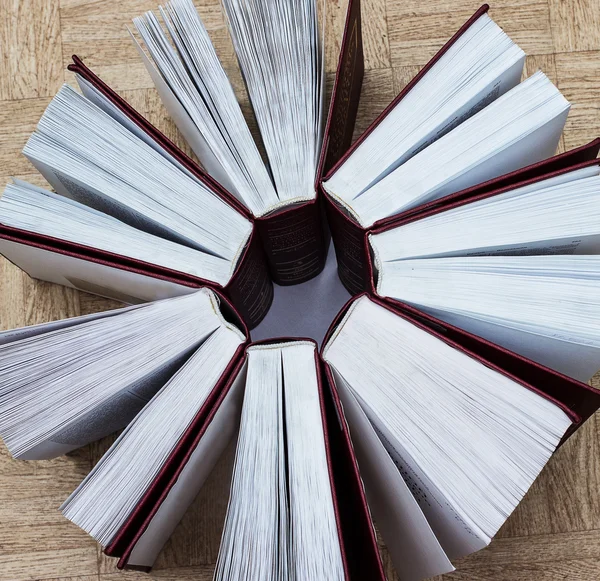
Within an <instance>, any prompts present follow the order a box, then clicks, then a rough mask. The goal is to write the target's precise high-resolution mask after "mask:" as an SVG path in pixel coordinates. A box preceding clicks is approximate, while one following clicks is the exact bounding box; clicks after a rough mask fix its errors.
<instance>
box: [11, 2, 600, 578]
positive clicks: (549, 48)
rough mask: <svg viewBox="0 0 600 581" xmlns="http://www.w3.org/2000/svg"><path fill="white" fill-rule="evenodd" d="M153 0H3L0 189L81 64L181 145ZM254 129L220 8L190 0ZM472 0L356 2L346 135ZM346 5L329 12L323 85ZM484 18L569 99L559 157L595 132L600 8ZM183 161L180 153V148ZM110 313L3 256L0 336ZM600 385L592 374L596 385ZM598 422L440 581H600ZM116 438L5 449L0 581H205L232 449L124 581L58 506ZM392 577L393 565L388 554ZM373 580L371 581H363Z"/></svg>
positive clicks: (599, 105) (504, 10)
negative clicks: (145, 49)
mask: <svg viewBox="0 0 600 581" xmlns="http://www.w3.org/2000/svg"><path fill="white" fill-rule="evenodd" d="M158 3H159V0H0V15H1V16H2V18H1V19H0V181H2V182H6V181H7V180H8V179H9V177H10V176H11V175H16V176H19V177H23V178H25V179H28V180H30V181H33V182H34V183H36V184H39V185H43V184H44V180H43V179H42V178H41V177H40V176H39V175H37V174H36V172H35V170H34V169H33V167H32V166H31V165H30V164H29V163H28V162H27V160H25V158H24V157H23V156H22V155H21V154H20V151H21V149H22V147H23V145H24V144H25V142H26V140H27V138H28V137H29V135H30V134H31V132H32V131H33V130H34V129H35V126H36V123H37V121H38V119H39V117H40V116H41V114H42V112H43V110H44V108H45V107H46V105H47V104H48V102H49V100H50V98H51V96H52V95H53V94H54V93H55V92H56V91H57V90H58V88H59V87H60V85H61V83H62V82H63V81H66V82H69V83H71V84H73V83H74V77H73V75H71V73H69V72H67V71H66V66H67V64H68V63H69V62H70V58H71V55H72V54H73V53H77V54H78V55H79V56H81V57H82V58H84V60H85V61H86V62H87V63H88V64H89V65H90V66H92V67H93V68H94V70H95V71H96V72H97V73H98V74H100V76H101V77H103V78H104V79H105V80H106V81H107V82H108V83H109V84H111V85H112V86H113V87H114V88H116V89H117V90H119V91H120V92H122V94H123V95H124V97H125V98H126V99H128V100H129V101H130V102H131V103H132V104H133V105H134V106H135V107H136V108H138V109H139V110H140V111H141V112H142V114H144V115H146V116H147V117H148V118H149V119H150V120H151V121H152V122H153V123H155V124H156V125H158V126H159V127H160V129H161V130H163V131H164V132H165V133H167V135H168V136H169V137H171V138H172V139H173V140H175V141H176V142H177V143H179V144H180V145H182V146H184V147H185V144H184V143H183V140H182V139H181V137H180V135H179V133H178V131H177V129H176V128H175V126H174V124H173V122H172V121H171V120H170V119H169V117H168V115H167V114H166V112H165V110H164V107H163V106H162V104H161V102H160V99H159V98H158V97H157V95H156V92H155V90H154V89H153V87H152V83H151V80H150V78H149V76H148V74H147V73H146V71H145V69H144V67H143V65H142V64H141V62H140V60H139V58H138V55H137V53H136V51H135V48H134V46H133V43H132V41H131V39H130V37H129V33H128V31H127V26H129V27H131V19H132V18H133V17H134V16H137V15H140V14H142V13H143V12H144V11H146V10H153V9H156V6H157V4H158ZM195 3H196V5H197V7H198V9H199V11H200V13H201V15H202V17H203V19H204V22H205V24H206V26H207V28H208V30H209V33H210V35H211V37H212V39H213V41H214V43H215V45H216V47H217V52H218V53H219V55H220V57H221V59H222V61H223V63H224V66H225V68H226V69H227V71H228V72H229V73H230V74H231V79H232V83H233V85H234V87H235V89H236V92H237V94H238V96H239V98H240V100H241V102H242V105H243V108H244V111H245V113H246V114H247V116H248V117H250V116H251V115H250V108H249V105H248V100H247V96H246V95H245V91H244V89H243V83H242V81H241V76H240V74H239V71H238V70H237V65H236V60H235V55H234V53H233V48H232V44H231V39H230V37H229V33H228V31H227V27H226V25H225V20H224V17H223V13H222V10H221V8H220V5H219V0H195ZM479 4H480V0H436V1H435V2H422V1H420V0H362V9H363V29H364V52H365V67H366V73H365V82H364V89H363V95H362V99H361V103H360V109H359V117H358V122H357V128H356V133H355V135H358V133H359V132H361V131H362V130H364V129H365V128H366V127H367V126H368V124H369V123H370V122H371V121H372V120H373V119H374V118H375V117H376V116H377V115H378V114H379V113H380V111H381V110H382V109H383V108H384V107H385V106H386V105H387V104H388V103H389V101H390V100H391V99H392V98H393V97H394V96H395V95H396V94H397V92H398V91H400V90H401V89H402V87H404V86H405V85H406V83H408V81H409V80H410V79H411V78H412V77H413V76H414V75H415V74H416V73H417V72H418V70H419V68H420V67H421V66H423V65H424V64H425V63H426V62H427V60H428V59H429V58H430V57H431V56H432V55H433V54H434V53H435V52H436V51H437V50H438V49H439V48H440V47H441V46H442V45H443V44H444V43H445V42H446V40H448V38H449V37H450V36H451V35H452V34H453V33H454V32H455V30H456V29H457V28H458V27H459V26H460V25H461V24H462V23H463V22H464V21H465V20H466V19H467V18H468V17H469V16H470V15H471V14H472V13H473V12H474V11H475V10H476V9H477V8H478V6H479ZM346 5H347V0H326V31H327V41H326V44H325V50H326V69H327V72H328V84H329V86H331V82H332V72H333V71H334V70H335V67H336V64H337V59H338V52H339V44H340V38H341V34H342V28H343V24H344V18H345V10H346ZM490 14H491V15H492V16H493V17H494V19H495V20H496V21H497V22H498V23H499V24H500V25H501V26H502V27H503V28H504V29H505V30H506V31H507V32H508V34H510V35H511V36H512V37H513V38H514V39H515V40H516V41H517V42H518V43H519V44H520V45H521V46H522V47H523V49H524V50H525V51H526V52H527V53H528V55H529V56H528V58H527V62H526V71H525V74H526V76H529V75H531V74H532V73H533V72H535V70H537V69H538V68H541V69H542V70H543V71H544V72H546V73H547V74H548V76H549V77H550V78H551V79H552V80H553V81H554V82H556V83H557V84H558V86H559V87H560V89H561V90H562V91H563V93H564V94H565V96H566V97H567V98H568V99H569V100H570V101H571V102H572V104H573V106H572V111H571V114H570V116H569V121H568V122H567V126H566V130H565V133H564V136H563V140H562V141H561V145H560V149H561V150H564V149H565V148H572V147H575V146H577V145H581V144H583V143H585V142H587V141H589V140H591V139H592V138H594V137H596V136H598V135H600V91H599V85H600V64H599V63H600V20H599V18H600V0H568V1H567V0H533V1H529V2H525V1H523V0H497V1H496V2H494V3H493V4H492V9H491V12H490ZM187 151H188V152H189V149H187ZM118 306H119V303H117V302H115V301H108V300H105V299H101V298H98V297H94V296H91V295H88V294H85V293H79V292H77V291H72V290H69V289H64V288H61V287H58V286H54V285H49V284H46V283H41V282H37V281H33V280H31V279H30V278H29V277H28V276H27V275H25V274H24V273H22V272H21V271H20V270H19V269H17V268H16V267H14V266H13V265H12V264H10V263H8V262H7V261H6V260H4V259H1V258H0V329H7V328H13V327H17V326H22V325H28V324H34V323H38V322H42V321H49V320H53V319H58V318H64V317H70V316H75V315H79V314H87V313H92V312H96V311H101V310H106V309H109V308H116V307H118ZM593 382H594V384H596V385H599V386H600V376H598V377H596V378H595V379H594V380H593ZM599 433H600V417H599V416H595V417H593V418H591V419H590V420H589V421H588V422H587V423H586V425H585V426H584V427H583V428H582V429H581V430H580V432H579V433H578V434H577V435H576V436H575V437H574V438H572V439H571V440H570V441H569V442H568V443H567V444H566V445H565V446H564V447H563V448H562V449H561V450H560V451H559V452H558V453H557V454H556V455H555V456H554V458H553V459H552V460H551V462H550V463H549V464H548V466H547V467H546V469H545V470H544V471H543V473H542V474H541V476H540V478H539V479H538V480H537V481H536V482H535V484H534V485H533V486H532V488H531V490H530V491H529V493H528V494H527V495H526V497H525V499H524V501H523V502H522V503H521V505H520V506H519V507H518V508H517V510H516V511H515V512H514V514H513V515H512V516H511V518H510V519H509V520H508V521H507V523H506V524H505V526H504V527H503V528H502V529H501V531H500V533H499V534H498V536H497V538H496V539H495V540H494V541H493V542H492V544H491V545H490V547H488V548H487V549H486V550H484V551H480V552H479V553H476V554H474V555H471V556H469V557H468V558H465V559H462V560H461V561H460V562H458V563H457V571H456V572H455V573H453V574H451V575H446V576H442V577H439V578H438V579H437V581H442V580H443V581H445V580H448V581H450V580H453V581H488V580H489V581H492V580H493V581H558V580H561V581H584V580H585V581H588V580H593V579H599V578H600V493H599V492H598V491H599V490H600V445H599V441H598V437H599ZM113 440H114V437H111V438H107V439H105V440H103V441H101V442H97V443H95V444H93V445H90V446H88V447H86V448H84V449H82V450H79V451H77V452H75V453H73V454H70V455H68V456H66V457H63V458H59V459H56V460H52V461H44V462H17V461H14V460H12V459H11V458H10V456H9V454H8V452H7V450H6V448H5V447H4V446H3V445H2V444H0V581H9V580H10V581H13V580H19V581H20V580H25V579H39V580H50V579H53V580H55V581H121V580H131V581H137V580H139V581H144V580H146V579H150V578H156V579H160V580H163V581H176V580H177V581H180V580H182V581H184V580H187V579H189V580H190V581H191V580H194V581H209V580H211V579H212V571H213V566H214V561H215V559H216V555H217V551H218V546H219V540H220V534H221V526H222V520H223V517H224V512H225V507H226V502H227V495H228V487H229V472H230V469H231V462H232V458H233V447H230V449H229V451H228V453H227V454H226V455H225V456H224V458H223V459H222V461H221V462H220V463H219V464H218V465H217V467H216V468H215V470H214V471H213V473H212V474H211V476H210V478H209V480H208V482H207V484H206V486H205V487H204V489H203V491H202V493H201V494H200V495H199V497H198V499H197V500H196V502H195V503H194V505H193V506H192V508H191V509H190V510H189V511H188V513H187V514H186V516H185V518H184V519H183V521H182V523H181V524H180V525H179V527H178V528H177V530H176V531H175V533H174V535H173V538H172V539H171V540H170V541H169V543H168V544H167V546H166V547H165V550H164V551H163V553H162V554H161V556H160V557H159V560H158V562H157V565H156V568H155V570H154V572H153V573H152V576H151V577H148V576H147V575H145V574H141V573H132V572H119V571H117V570H116V566H115V565H116V563H115V560H114V559H109V558H107V557H105V556H104V555H103V554H102V552H101V550H100V548H99V547H98V546H97V544H96V543H94V542H93V541H92V540H91V539H90V538H89V537H88V536H87V535H86V534H84V533H83V532H82V531H80V530H79V529H78V528H77V527H75V526H74V525H72V524H70V523H69V522H67V521H66V520H65V519H64V518H63V517H62V516H61V515H60V513H59V512H58V510H57V508H58V506H59V505H60V504H61V503H62V501H63V500H64V499H65V498H66V497H67V496H68V494H69V493H70V492H71V491H72V490H73V489H74V488H75V487H76V486H77V484H78V483H79V482H80V481H81V479H82V478H83V477H84V476H85V475H86V474H87V472H88V471H89V470H90V469H91V467H92V466H93V464H94V463H95V462H97V461H98V460H99V459H100V457H101V456H102V454H103V453H104V452H105V451H106V450H107V449H108V447H109V446H110V444H111V442H112V441H113ZM381 548H382V554H383V558H384V562H385V565H386V570H387V572H388V575H389V579H390V581H394V580H395V579H396V576H395V573H394V570H393V566H392V564H391V563H390V561H389V557H388V556H387V553H386V551H385V547H384V545H383V544H381ZM367 581H368V580H367Z"/></svg>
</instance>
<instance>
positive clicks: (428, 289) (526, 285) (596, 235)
mask: <svg viewBox="0 0 600 581" xmlns="http://www.w3.org/2000/svg"><path fill="white" fill-rule="evenodd" d="M599 219H600V160H598V159H595V160H591V161H588V162H583V163H580V164H577V165H575V166H567V167H566V168H564V169H562V170H560V171H555V172H553V173H542V174H541V175H539V176H538V177H537V178H534V179H530V180H529V181H525V182H523V181H521V182H518V183H517V187H515V186H508V187H505V188H500V189H496V190H494V189H492V191H491V192H487V193H484V194H479V195H474V196H473V195H471V196H464V197H462V199H461V198H458V199H457V201H456V202H455V203H453V204H450V205H448V206H447V207H444V206H442V207H441V208H437V209H436V210H432V211H430V212H425V213H423V214H419V215H416V216H414V217H413V218H412V219H407V220H404V221H400V222H399V223H398V224H394V223H391V224H390V225H388V226H386V227H383V228H381V229H378V230H375V231H373V232H372V233H370V234H369V235H368V252H369V255H370V257H372V261H373V271H374V272H373V276H374V284H375V290H376V292H377V293H378V294H379V295H381V296H383V297H389V298H392V299H396V300H399V301H402V302H406V303H409V304H411V305H415V306H418V307H420V308H423V309H424V310H425V311H426V312H429V313H431V314H434V315H435V316H437V317H439V318H441V319H443V320H445V321H447V322H449V323H452V324H455V325H457V326H459V327H461V328H463V329H466V330H468V331H471V332H473V333H475V334H477V335H480V336H482V337H485V338H487V339H489V340H491V341H493V342H494V343H497V344H499V345H503V346H505V347H507V348H509V349H511V350H512V351H516V352H517V353H520V354H522V355H525V356H526V357H529V358H531V359H533V360H535V361H538V362H540V363H543V364H544V365H548V366H549V367H552V368H553V369H556V370H557V371H560V372H562V373H565V374H567V375H569V376H571V377H576V378H578V379H580V380H582V381H587V380H588V379H589V378H590V377H591V376H592V375H593V374H594V373H595V372H596V371H597V370H598V368H600V350H599V349H600V343H599V340H600V336H598V333H597V327H598V323H597V321H596V317H597V296H596V295H597V288H596V287H597V285H598V280H597V276H596V275H595V272H596V268H597V266H598V253H599V251H600V227H599V226H598V224H599Z"/></svg>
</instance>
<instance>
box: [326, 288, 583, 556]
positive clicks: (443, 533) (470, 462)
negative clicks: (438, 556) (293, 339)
mask: <svg viewBox="0 0 600 581" xmlns="http://www.w3.org/2000/svg"><path fill="white" fill-rule="evenodd" d="M323 356H324V358H325V360H326V361H327V362H328V363H329V364H330V365H331V366H332V367H334V368H335V369H336V371H337V372H338V373H339V374H340V375H341V376H342V377H344V379H345V381H346V382H347V383H348V385H349V386H350V388H351V390H352V392H353V394H354V395H355V396H356V398H357V400H358V402H359V404H360V406H361V407H362V408H363V410H364V412H365V414H366V415H367V417H368V418H369V421H370V422H371V424H373V427H374V428H375V430H376V432H377V433H378V435H379V437H380V439H381V441H382V443H383V445H384V446H385V447H386V449H387V451H388V452H389V453H390V455H391V456H392V459H393V460H394V462H395V463H396V464H397V465H398V466H399V470H400V471H401V472H402V473H403V475H404V477H405V480H408V481H409V488H411V491H412V492H413V495H415V497H416V499H417V501H420V503H421V507H422V508H423V510H424V512H425V515H426V516H427V518H428V522H429V524H430V525H431V527H432V529H433V530H434V531H435V533H436V536H437V538H438V540H439V541H440V544H441V545H442V547H444V550H445V551H446V553H447V554H448V556H449V557H451V558H453V557H457V556H460V555H461V554H462V555H464V554H465V552H468V551H469V550H473V547H471V549H470V548H469V547H468V543H467V542H466V541H467V539H466V538H462V537H463V534H464V533H467V534H473V535H474V536H473V539H474V542H473V544H476V541H475V539H478V540H479V543H480V544H483V545H485V544H487V543H488V542H489V540H490V538H491V537H492V536H493V535H494V534H496V532H497V531H498V529H499V528H500V526H501V525H502V524H503V523H504V522H505V520H506V519H507V518H508V516H509V515H510V513H511V512H512V510H514V508H515V507H516V506H517V504H518V503H519V501H520V500H521V499H522V498H523V496H524V494H525V493H526V491H527V489H528V488H529V487H530V486H531V484H532V482H533V481H534V479H535V478H536V477H537V475H538V474H539V472H540V471H541V469H542V468H543V466H544V465H545V463H546V462H547V461H548V459H549V458H550V455H551V454H552V453H553V451H554V450H555V448H556V446H557V445H558V443H559V442H560V439H561V437H562V436H563V435H564V433H565V431H566V430H567V429H568V428H569V427H570V426H571V420H570V419H569V417H568V416H567V415H566V414H565V413H564V412H563V411H562V409H561V408H560V407H558V406H556V405H555V404H554V403H552V402H550V401H549V400H547V399H545V398H544V397H541V396H539V395H538V394H536V393H535V392H534V391H530V390H529V389H527V388H526V387H524V386H522V385H521V384H519V383H516V382H515V381H513V380H511V379H509V378H508V377H507V376H505V375H504V374H501V373H499V372H497V371H494V370H492V369H491V368H489V367H487V366H486V365H484V364H482V363H481V362H479V361H478V360H476V359H474V358H472V357H470V356H469V355H467V354H465V353H463V352H461V351H459V350H457V349H455V348H453V347H451V346H449V345H448V344H446V343H445V342H444V341H441V340H440V339H438V338H436V337H435V336H434V335H432V334H430V333H429V332H427V331H425V330H422V329H420V328H418V327H417V326H415V325H414V324H412V323H411V322H409V321H407V320H405V319H404V318H403V317H400V316H398V315H396V314H395V313H392V312H390V311H389V310H387V309H385V308H384V307H382V306H380V305H377V304H375V303H373V302H372V301H370V299H368V298H367V297H362V298H360V299H358V300H357V301H355V302H354V303H353V305H351V307H350V309H349V311H348V313H347V314H346V316H345V317H344V319H343V320H342V321H341V323H340V324H339V326H338V327H337V329H336V331H335V332H334V334H333V336H332V338H331V339H330V341H329V342H328V344H327V346H326V348H325V351H324V355H323ZM376 358H377V361H378V364H377V365H375V364H373V363H372V361H373V360H374V359H376ZM425 499H427V500H428V503H427V502H424V501H425ZM444 525H445V526H444ZM452 529H454V532H453V534H451V531H452ZM468 531H470V532H468ZM461 538H462V541H461ZM447 544H448V545H450V544H453V545H454V546H453V547H451V546H447Z"/></svg>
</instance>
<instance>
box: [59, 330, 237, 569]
mask: <svg viewBox="0 0 600 581" xmlns="http://www.w3.org/2000/svg"><path fill="white" fill-rule="evenodd" d="M244 341H245V337H244V336H243V334H242V333H241V332H240V331H239V330H238V329H237V328H235V327H234V326H232V325H229V324H222V325H221V326H219V327H217V328H215V329H214V330H213V332H212V333H211V334H210V335H208V336H207V337H206V338H205V339H204V341H202V342H201V343H200V344H199V345H198V346H197V348H196V349H195V351H194V352H193V354H192V355H191V356H190V357H189V359H188V360H187V361H186V363H185V365H183V367H181V369H180V370H179V371H178V372H177V373H176V374H175V375H174V376H173V377H172V378H171V379H170V380H169V381H168V382H167V383H166V384H165V385H164V387H162V389H161V390H160V391H159V392H158V393H157V394H156V395H155V396H154V397H153V398H152V400H151V401H150V402H149V403H148V404H147V405H146V406H145V407H144V408H143V410H142V411H141V412H140V413H139V414H138V415H137V416H136V417H135V419H134V420H133V421H132V422H131V423H130V424H129V426H128V427H127V428H126V429H125V431H123V433H122V434H121V435H120V436H119V438H118V439H117V440H116V442H115V443H114V444H113V445H112V446H111V448H110V449H109V450H108V451H107V452H106V454H105V455H104V456H103V457H102V458H101V460H100V461H99V462H98V464H96V466H95V467H94V469H93V470H92V472H90V474H89V475H88V476H87V478H86V479H85V480H84V481H83V482H82V483H81V484H80V486H79V487H78V488H77V489H76V490H75V491H74V492H73V494H71V496H70V497H69V498H68V499H67V500H66V501H65V503H64V504H63V505H62V507H61V511H62V512H63V514H64V515H65V516H66V517H67V518H68V519H69V520H71V521H73V522H74V523H75V524H76V525H78V526H79V527H81V528H82V529H84V530H85V531H86V532H88V533H89V534H90V535H91V536H92V537H94V538H95V539H96V540H97V541H98V542H99V543H100V544H101V545H102V546H104V547H106V552H107V554H110V555H112V556H118V557H120V558H121V565H124V564H127V566H128V567H130V568H142V569H145V568H150V567H151V566H152V564H153V563H154V560H155V559H156V556H157V555H158V553H159V552H160V550H161V549H162V547H163V545H164V544H165V543H166V541H167V540H168V538H169V536H170V535H171V533H172V532H173V530H174V529H175V527H176V526H177V524H178V522H179V521H180V519H181V518H182V516H183V514H184V513H185V511H186V510H187V508H188V507H189V505H190V504H191V503H192V502H193V500H194V498H195V497H196V495H197V494H198V492H199V491H200V489H201V487H202V485H203V484H204V481H205V480H206V478H207V476H208V475H209V474H210V471H211V470H212V468H213V467H214V465H215V464H216V462H217V460H218V459H219V457H220V455H221V454H222V452H223V451H224V449H225V448H226V446H227V444H228V443H229V441H230V440H231V438H232V437H233V435H234V434H235V433H236V431H237V427H238V424H239V413H240V407H241V403H242V398H243V383H244V382H243V377H240V378H239V379H237V380H236V381H235V382H229V381H227V374H228V372H229V371H230V370H231V369H232V367H233V366H234V365H235V361H236V360H237V358H238V356H239V355H240V347H242V346H243V344H244Z"/></svg>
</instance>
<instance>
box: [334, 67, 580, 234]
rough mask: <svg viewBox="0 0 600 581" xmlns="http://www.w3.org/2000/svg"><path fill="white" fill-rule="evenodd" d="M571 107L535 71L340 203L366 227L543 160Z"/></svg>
mask: <svg viewBox="0 0 600 581" xmlns="http://www.w3.org/2000/svg"><path fill="white" fill-rule="evenodd" d="M569 107H570V105H569V103H568V101H567V100H566V99H565V98H564V97H563V96H562V95H561V93H560V92H559V91H558V89H557V88H556V87H555V86H554V85H552V83H551V82H550V80H549V79H548V78H547V77H546V76H545V75H544V74H543V73H541V72H538V73H535V74H534V75H532V76H531V77H530V78H529V79H527V80H525V81H523V82H522V83H521V84H520V85H517V86H516V87H514V88H513V89H511V90H510V91H508V92H507V93H506V94H504V95H503V96H502V97H499V98H498V99H497V100H496V101H494V102H493V103H491V104H490V105H488V106H487V107H485V108H484V109H482V110H481V111H479V113H477V114H475V115H474V116H473V117H471V118H470V119H467V120H466V121H465V122H464V123H462V124H461V125H459V126H458V127H456V128H454V129H453V130H452V131H450V132H449V133H447V134H446V135H444V136H443V137H441V138H440V139H438V140H437V141H436V142H435V143H433V144H431V145H430V146H429V147H427V148H425V149H424V150H422V151H420V152H419V153H417V154H416V155H415V156H414V157H412V158H410V159H409V160H408V161H407V162H406V163H404V164H402V165H401V166H399V167H398V168H396V169H395V170H394V171H393V172H391V173H390V174H388V175H387V176H386V177H385V178H383V179H382V180H380V181H379V182H377V183H376V184H374V185H373V186H372V187H371V188H369V189H368V190H366V191H364V192H363V193H362V194H359V195H357V196H355V197H354V198H352V199H343V200H342V203H343V205H344V206H345V207H346V208H347V209H348V211H349V212H350V213H351V214H352V216H354V217H355V219H357V220H358V221H359V223H360V224H361V225H362V226H363V227H368V226H371V225H373V224H374V223H375V222H377V221H378V220H382V219H383V218H386V217H388V216H393V215H396V214H399V213H401V212H403V211H405V210H409V209H411V208H415V207H417V206H419V205H420V204H424V203H426V202H430V201H432V200H436V199H439V198H441V197H443V196H445V195H447V194H450V193H453V192H457V191H459V190H462V189H464V188H466V187H469V186H471V185H475V184H477V183H480V182H482V181H485V180H488V179H492V178H494V177H497V176H499V175H502V174H505V173H508V172H510V171H513V170H516V169H519V168H521V167H524V166H527V165H530V164H532V163H534V162H536V161H540V160H542V159H545V158H547V157H549V156H550V155H552V154H553V153H554V152H555V151H556V147H557V145H558V141H559V139H560V134H561V132H562V128H563V126H564V123H565V121H566V118H567V114H568V111H569ZM432 169H435V171H432ZM330 193H331V192H330ZM337 195H338V196H343V195H344V193H343V192H338V193H337Z"/></svg>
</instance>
